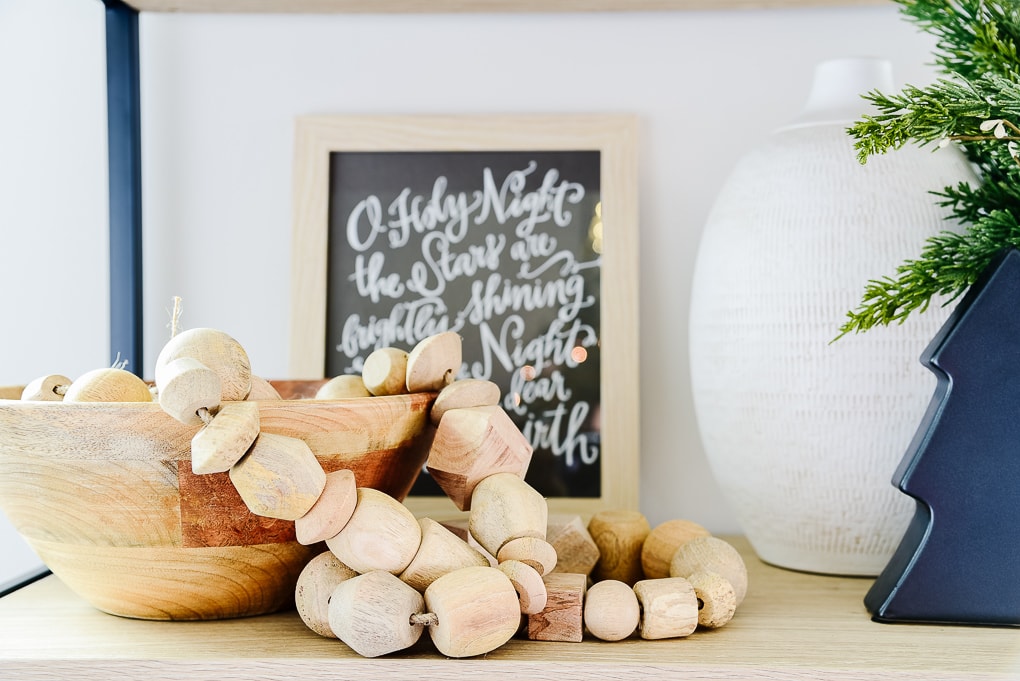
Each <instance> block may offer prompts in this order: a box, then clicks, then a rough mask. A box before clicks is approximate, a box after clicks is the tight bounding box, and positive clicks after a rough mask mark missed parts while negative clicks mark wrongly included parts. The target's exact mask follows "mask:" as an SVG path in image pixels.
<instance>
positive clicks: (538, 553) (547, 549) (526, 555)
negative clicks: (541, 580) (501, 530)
mask: <svg viewBox="0 0 1020 681" xmlns="http://www.w3.org/2000/svg"><path fill="white" fill-rule="evenodd" d="M496 560H497V561H499V562H500V563H502V562H504V561H507V560H519V561H521V562H522V563H527V564H528V565H530V566H531V567H533V568H535V569H536V570H538V574H540V575H542V576H543V577H544V576H545V575H548V574H549V573H550V572H552V571H553V568H555V567H556V549H554V548H553V547H552V544H550V543H549V542H547V541H545V540H544V539H539V538H538V537H518V538H517V539H511V540H510V541H508V542H507V543H506V544H503V546H502V547H501V548H500V549H499V551H498V552H497V553H496Z"/></svg>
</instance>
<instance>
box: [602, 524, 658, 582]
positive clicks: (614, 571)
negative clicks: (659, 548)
mask: <svg viewBox="0 0 1020 681" xmlns="http://www.w3.org/2000/svg"><path fill="white" fill-rule="evenodd" d="M650 529H651V528H649V526H648V520H647V519H646V518H645V517H644V516H643V515H642V514H641V513H639V512H638V511H625V510H609V511H599V512H598V513H596V514H595V515H594V516H592V518H591V520H590V521H588V532H589V533H590V534H591V538H592V539H593V540H594V541H595V545H596V546H598V547H599V554H600V556H599V561H598V563H596V564H595V569H594V570H592V579H594V580H595V581H596V582H601V581H603V580H606V579H615V580H618V581H621V582H624V583H626V584H630V585H633V584H634V583H635V582H637V581H638V580H639V579H641V578H642V577H643V576H644V573H643V571H642V569H641V547H642V546H643V545H644V541H645V537H647V536H648V533H649V531H650Z"/></svg>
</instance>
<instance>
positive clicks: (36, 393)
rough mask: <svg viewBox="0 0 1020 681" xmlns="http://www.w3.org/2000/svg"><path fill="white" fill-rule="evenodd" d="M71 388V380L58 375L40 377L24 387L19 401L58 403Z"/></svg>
mask: <svg viewBox="0 0 1020 681" xmlns="http://www.w3.org/2000/svg"><path fill="white" fill-rule="evenodd" d="M70 386H71V379H70V378H68V377H67V376H61V375H60V374H49V375H48V376H40V377H39V378H37V379H35V380H33V381H32V382H31V383H29V384H28V385H26V386H25V389H24V390H22V391H21V399H23V400H33V401H38V402H59V401H60V400H62V399H64V393H65V392H66V391H67V389H68V388H69V387H70Z"/></svg>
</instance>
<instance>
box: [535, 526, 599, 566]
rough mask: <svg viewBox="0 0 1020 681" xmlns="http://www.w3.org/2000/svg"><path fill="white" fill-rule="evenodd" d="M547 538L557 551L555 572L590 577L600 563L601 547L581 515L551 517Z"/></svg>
mask: <svg viewBox="0 0 1020 681" xmlns="http://www.w3.org/2000/svg"><path fill="white" fill-rule="evenodd" d="M545 538H546V541H548V542H549V543H550V544H551V545H552V547H553V548H554V549H555V550H556V567H554V568H553V572H580V573H582V574H585V575H590V574H591V571H592V570H593V569H594V568H595V564H596V563H598V560H599V556H600V555H601V554H600V553H599V547H598V545H597V544H596V543H595V540H594V539H592V538H591V534H590V533H589V532H588V527H587V526H586V525H585V524H584V520H583V519H582V518H581V516H579V515H569V514H554V515H550V516H549V525H548V529H547V530H546V537H545Z"/></svg>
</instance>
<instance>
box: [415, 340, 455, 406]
mask: <svg viewBox="0 0 1020 681" xmlns="http://www.w3.org/2000/svg"><path fill="white" fill-rule="evenodd" d="M462 353H463V350H462V348H461V338H460V336H459V335H458V334H457V333H455V332H453V331H444V332H442V333H437V334H435V335H434V336H429V337H428V338H425V339H423V340H421V341H420V342H419V343H418V344H417V345H415V346H414V348H412V349H411V352H410V353H409V354H408V355H407V377H406V385H407V390H408V392H412V393H419V392H435V391H440V390H442V389H443V388H445V387H446V386H448V385H449V384H451V383H453V381H454V379H456V378H457V374H458V373H459V372H460V364H461V361H462V359H463V354H462Z"/></svg>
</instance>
